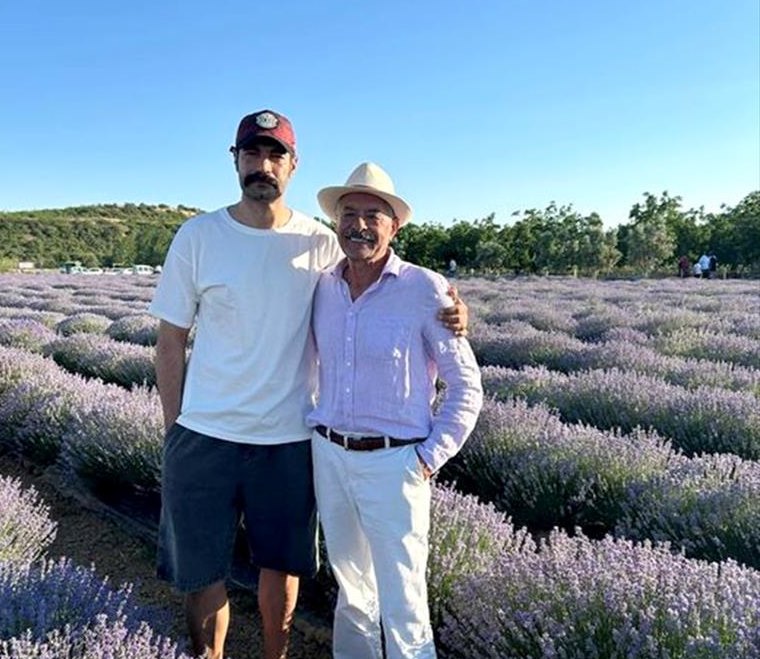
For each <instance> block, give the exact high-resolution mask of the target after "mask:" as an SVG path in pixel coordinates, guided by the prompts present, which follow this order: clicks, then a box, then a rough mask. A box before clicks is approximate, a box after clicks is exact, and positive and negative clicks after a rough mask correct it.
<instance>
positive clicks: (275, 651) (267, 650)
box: [259, 568, 298, 659]
mask: <svg viewBox="0 0 760 659" xmlns="http://www.w3.org/2000/svg"><path fill="white" fill-rule="evenodd" d="M297 600H298V577H296V576H294V575H292V574H287V573H286V572H278V571H276V570H268V569H265V568H262V569H261V571H260V573H259V611H260V612H261V621H262V627H263V633H264V659H284V657H286V656H287V650H288V639H289V636H290V625H291V624H292V622H293V612H294V611H295V608H296V602H297Z"/></svg>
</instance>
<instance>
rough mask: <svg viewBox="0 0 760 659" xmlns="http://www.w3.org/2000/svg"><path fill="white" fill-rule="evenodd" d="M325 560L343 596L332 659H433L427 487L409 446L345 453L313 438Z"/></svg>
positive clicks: (338, 604) (335, 628)
mask: <svg viewBox="0 0 760 659" xmlns="http://www.w3.org/2000/svg"><path fill="white" fill-rule="evenodd" d="M311 445H312V454H313V456H314V484H315V489H316V494H317V507H318V510H319V516H320V520H321V522H322V529H323V531H324V535H325V543H326V545H327V555H328V559H329V561H330V566H331V567H332V570H333V573H334V575H335V579H336V580H337V582H338V586H339V588H340V590H339V593H338V602H337V605H336V607H335V620H334V623H333V656H334V657H335V659H382V657H383V651H382V641H381V633H380V629H381V624H382V630H383V635H384V637H385V650H386V656H387V658H388V659H402V658H412V657H414V658H415V659H435V656H436V654H435V645H434V644H433V630H432V628H431V626H430V612H429V610H428V601H427V583H426V581H425V571H426V568H427V557H428V531H429V528H430V482H429V481H428V480H426V479H425V478H424V477H423V475H422V468H421V465H420V463H419V460H418V459H417V453H416V451H415V450H414V445H410V446H401V447H397V448H386V449H378V450H376V451H347V450H346V449H344V448H343V447H341V446H338V445H337V444H333V443H332V442H330V441H328V440H326V439H325V438H324V437H322V435H320V434H318V433H316V432H315V433H314V434H313V436H312V444H311Z"/></svg>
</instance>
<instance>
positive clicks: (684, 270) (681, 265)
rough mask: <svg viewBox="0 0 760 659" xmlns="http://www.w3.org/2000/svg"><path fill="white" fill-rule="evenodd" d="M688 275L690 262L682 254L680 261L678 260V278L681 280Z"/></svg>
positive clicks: (689, 273)
mask: <svg viewBox="0 0 760 659" xmlns="http://www.w3.org/2000/svg"><path fill="white" fill-rule="evenodd" d="M690 275H691V261H689V257H688V256H686V255H685V254H684V255H683V256H682V257H681V258H680V259H678V276H679V277H681V279H684V278H686V277H689V276H690Z"/></svg>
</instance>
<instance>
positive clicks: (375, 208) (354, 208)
mask: <svg viewBox="0 0 760 659" xmlns="http://www.w3.org/2000/svg"><path fill="white" fill-rule="evenodd" d="M339 210H340V212H341V213H345V212H346V211H353V212H354V213H356V212H361V213H385V214H386V215H390V216H391V217H393V210H392V209H390V208H388V207H384V205H383V206H379V205H378V206H369V207H367V208H359V207H358V206H354V205H352V204H344V205H343V206H340V207H339Z"/></svg>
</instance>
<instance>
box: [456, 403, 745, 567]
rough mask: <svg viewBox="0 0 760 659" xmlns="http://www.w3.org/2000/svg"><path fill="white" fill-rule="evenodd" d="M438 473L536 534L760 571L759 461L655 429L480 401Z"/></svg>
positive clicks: (515, 404)
mask: <svg viewBox="0 0 760 659" xmlns="http://www.w3.org/2000/svg"><path fill="white" fill-rule="evenodd" d="M443 477H444V478H446V479H449V480H454V481H456V483H457V487H458V488H460V489H462V490H464V491H467V492H471V493H474V494H477V495H478V496H479V497H481V498H482V499H484V500H486V501H490V502H492V503H493V504H494V505H495V506H496V507H497V508H498V509H500V510H503V511H506V512H508V513H509V514H510V515H511V517H512V519H514V520H515V523H517V524H520V525H522V524H525V525H527V526H528V527H530V528H531V529H533V530H542V529H550V528H552V527H555V526H559V527H562V528H565V529H567V530H572V529H573V528H575V527H582V528H583V529H584V531H585V532H586V533H587V534H592V535H593V536H595V537H600V536H601V535H603V534H606V533H613V534H614V535H616V536H619V537H627V538H633V539H639V540H658V541H669V542H670V543H671V544H672V545H673V546H675V547H677V548H679V549H680V550H683V551H684V552H685V553H686V554H687V555H688V556H691V557H695V558H703V559H709V560H722V559H726V558H733V559H735V560H737V561H740V562H742V563H745V564H747V565H750V566H753V567H756V568H760V463H758V462H756V461H746V460H741V459H740V458H738V457H736V456H733V455H707V456H700V457H695V458H687V457H686V456H684V455H682V454H680V453H678V452H676V451H673V450H672V448H671V447H670V444H669V443H668V442H667V441H665V440H663V439H662V438H660V437H658V436H657V435H656V434H653V433H646V432H643V431H641V430H636V431H634V432H633V433H631V434H630V435H623V434H620V433H619V432H605V431H601V430H599V429H597V428H593V427H590V426H584V425H575V424H565V423H562V421H561V420H560V419H559V418H558V416H557V415H556V414H555V413H553V412H551V411H550V410H548V409H547V408H546V407H544V406H542V405H537V406H529V405H528V404H527V403H526V402H525V401H521V400H513V401H507V402H503V403H502V402H496V401H486V403H485V405H484V408H483V411H482V412H481V415H480V418H479V420H478V423H477V426H476V428H475V430H474V432H473V434H472V436H471V437H470V439H469V440H468V442H467V443H466V444H465V445H464V447H463V449H462V451H461V452H460V454H459V455H458V456H457V457H456V459H455V460H453V461H452V462H451V463H449V465H447V466H446V468H445V471H444V473H443Z"/></svg>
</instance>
